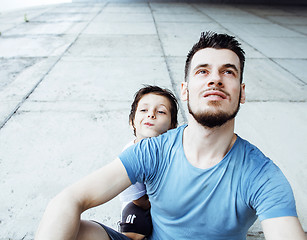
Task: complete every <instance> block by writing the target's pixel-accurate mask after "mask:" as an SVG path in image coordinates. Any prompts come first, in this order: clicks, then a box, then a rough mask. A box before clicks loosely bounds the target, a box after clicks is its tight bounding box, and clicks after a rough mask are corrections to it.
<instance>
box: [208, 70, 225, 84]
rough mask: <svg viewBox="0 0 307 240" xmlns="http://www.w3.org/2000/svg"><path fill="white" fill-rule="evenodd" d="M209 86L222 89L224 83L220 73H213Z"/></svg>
mask: <svg viewBox="0 0 307 240" xmlns="http://www.w3.org/2000/svg"><path fill="white" fill-rule="evenodd" d="M208 86H210V87H211V86H217V87H222V86H223V81H222V77H221V73H220V72H219V71H212V72H211V74H210V77H209V81H208Z"/></svg>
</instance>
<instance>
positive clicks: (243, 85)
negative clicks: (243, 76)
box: [240, 83, 246, 104]
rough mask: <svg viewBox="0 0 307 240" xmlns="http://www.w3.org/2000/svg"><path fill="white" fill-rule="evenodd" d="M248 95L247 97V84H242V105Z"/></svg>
mask: <svg viewBox="0 0 307 240" xmlns="http://www.w3.org/2000/svg"><path fill="white" fill-rule="evenodd" d="M245 99H246V95H245V83H242V84H241V99H240V103H241V104H243V103H245Z"/></svg>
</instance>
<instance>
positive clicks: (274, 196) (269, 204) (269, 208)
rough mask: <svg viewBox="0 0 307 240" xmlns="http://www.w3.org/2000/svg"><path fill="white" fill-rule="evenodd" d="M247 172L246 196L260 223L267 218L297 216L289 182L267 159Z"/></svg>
mask: <svg viewBox="0 0 307 240" xmlns="http://www.w3.org/2000/svg"><path fill="white" fill-rule="evenodd" d="M261 158H264V161H263V163H262V164H259V165H258V164H257V167H255V168H253V169H252V171H250V172H249V178H248V179H249V180H248V184H249V187H248V188H247V189H248V190H247V194H248V198H249V200H248V201H249V204H250V206H251V207H252V208H253V209H254V210H255V211H256V214H257V216H258V218H259V220H260V221H262V220H264V219H268V218H276V217H285V216H297V213H296V206H295V200H294V196H293V192H292V189H291V186H290V184H289V182H288V181H287V179H286V177H285V176H284V174H283V173H282V171H281V170H280V169H279V168H278V167H277V166H276V165H275V164H274V163H273V162H272V161H271V160H270V159H268V158H266V157H264V156H261Z"/></svg>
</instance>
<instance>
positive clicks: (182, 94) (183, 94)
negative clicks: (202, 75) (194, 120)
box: [180, 82, 188, 101]
mask: <svg viewBox="0 0 307 240" xmlns="http://www.w3.org/2000/svg"><path fill="white" fill-rule="evenodd" d="M180 98H181V100H182V101H187V100H188V83H187V82H182V83H181V91H180Z"/></svg>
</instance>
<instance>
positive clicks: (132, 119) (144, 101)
mask: <svg viewBox="0 0 307 240" xmlns="http://www.w3.org/2000/svg"><path fill="white" fill-rule="evenodd" d="M177 109H178V108H177V100H176V98H175V96H174V95H173V94H172V93H171V92H170V91H169V90H167V89H162V88H160V87H157V86H149V85H148V86H145V87H143V88H141V89H140V90H139V91H137V92H136V94H135V97H134V101H133V102H132V104H131V111H130V115H129V123H130V126H131V127H132V128H133V132H134V135H135V137H136V138H135V140H134V141H131V142H130V143H129V144H128V145H127V146H126V147H125V148H124V149H126V148H128V147H130V146H131V145H133V144H134V143H137V142H139V141H141V140H142V139H144V138H148V137H156V136H158V135H160V134H162V133H164V132H166V131H167V130H169V129H172V128H175V127H176V126H177V112H178V110H177ZM119 196H120V200H121V201H122V220H121V223H120V228H121V232H122V233H123V234H125V235H126V236H127V237H129V238H130V239H133V240H140V239H144V238H145V237H147V236H149V235H150V234H151V231H152V223H151V216H150V202H149V200H148V196H147V195H146V187H145V185H144V184H142V183H136V184H134V185H132V186H130V187H129V188H127V189H126V190H125V191H123V192H122V193H121V194H120V195H119Z"/></svg>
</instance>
